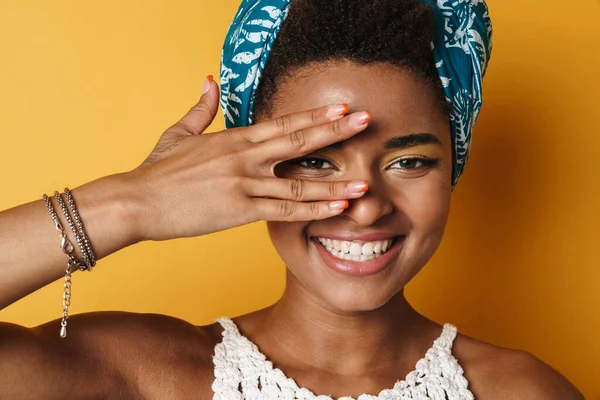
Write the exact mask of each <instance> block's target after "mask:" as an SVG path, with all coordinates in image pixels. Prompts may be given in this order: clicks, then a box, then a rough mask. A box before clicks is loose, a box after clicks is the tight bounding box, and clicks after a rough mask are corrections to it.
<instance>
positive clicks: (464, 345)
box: [453, 334, 584, 400]
mask: <svg viewBox="0 0 600 400" xmlns="http://www.w3.org/2000/svg"><path fill="white" fill-rule="evenodd" d="M453 353H454V355H455V356H456V358H457V359H458V360H459V362H460V364H461V365H462V367H463V369H464V371H465V376H466V378H467V380H468V381H469V388H470V389H471V391H472V392H473V394H474V396H475V398H477V399H483V400H486V399H494V400H521V399H523V400H538V399H539V400H542V399H543V400H583V399H584V397H583V395H582V394H581V393H580V392H579V390H577V388H576V387H575V386H574V385H573V384H572V383H571V382H569V381H568V380H567V379H566V378H565V377H564V376H562V375H561V374H560V373H559V372H558V371H556V370H555V369H553V368H552V367H551V366H549V365H548V364H546V363H544V362H543V361H541V360H540V359H538V358H537V357H535V356H534V355H532V354H530V353H528V352H526V351H522V350H512V349H507V348H503V347H498V346H494V345H492V344H489V343H485V342H482V341H480V340H477V339H474V338H471V337H469V336H466V335H461V334H459V335H458V336H457V338H456V341H455V343H454V349H453Z"/></svg>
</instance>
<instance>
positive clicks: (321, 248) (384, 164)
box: [268, 62, 452, 312]
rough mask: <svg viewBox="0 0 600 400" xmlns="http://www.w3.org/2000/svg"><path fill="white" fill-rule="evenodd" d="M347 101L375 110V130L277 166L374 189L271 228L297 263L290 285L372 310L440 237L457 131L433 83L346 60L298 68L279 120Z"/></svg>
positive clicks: (278, 105) (341, 306) (338, 307)
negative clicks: (339, 210) (323, 214)
mask: <svg viewBox="0 0 600 400" xmlns="http://www.w3.org/2000/svg"><path fill="white" fill-rule="evenodd" d="M340 103H347V104H348V105H349V107H350V112H353V111H361V110H369V111H370V112H371V116H372V120H371V123H370V126H369V128H368V129H367V130H366V131H364V132H362V133H360V134H358V135H357V136H355V137H353V138H352V139H350V140H347V141H344V142H341V143H339V144H337V145H334V146H330V147H327V148H324V149H322V150H320V151H317V152H315V153H313V154H312V155H311V156H310V157H309V158H307V159H300V160H295V161H291V162H287V163H284V164H280V165H279V166H278V167H277V169H276V172H277V175H278V176H281V177H285V178H299V179H305V180H312V181H333V180H336V181H341V180H355V179H356V180H365V181H368V183H369V190H368V192H367V193H366V194H365V195H364V197H362V198H360V199H356V200H350V206H349V208H348V209H347V210H346V211H345V212H344V213H343V214H341V215H339V216H337V217H333V218H329V219H326V220H323V221H312V222H295V223H287V222H270V223H268V228H269V233H270V235H271V240H272V241H273V244H274V245H275V248H276V249H277V251H278V253H279V255H280V256H281V258H282V259H283V260H284V262H285V263H286V265H287V267H288V269H289V274H288V280H287V281H288V288H289V286H290V285H298V287H297V288H298V289H301V290H300V292H304V293H310V295H312V296H313V297H314V298H315V300H316V301H317V302H319V303H321V304H322V305H323V306H325V307H327V308H328V309H330V310H332V311H338V312H353V311H368V310H373V309H376V308H379V307H381V306H382V305H384V304H386V303H387V302H388V301H389V300H390V299H391V298H392V297H393V296H394V295H396V294H397V293H398V292H400V291H401V290H402V289H403V288H404V286H405V285H406V284H407V283H408V281H409V280H410V279H411V278H412V277H413V276H414V275H415V274H416V273H417V272H418V271H419V270H420V269H421V268H422V267H423V266H424V265H425V264H426V263H427V261H428V260H429V259H430V258H431V256H432V255H433V253H434V252H435V250H436V248H437V247H438V245H439V243H440V241H441V239H442V234H443V232H444V228H445V225H446V220H447V216H448V211H449V205H450V193H451V177H452V159H451V156H452V150H451V140H450V131H449V124H448V117H447V116H445V115H443V113H442V112H441V111H440V106H439V103H438V101H437V100H436V95H435V92H434V90H433V89H432V88H430V87H429V86H428V85H427V84H425V83H424V82H423V81H422V80H421V79H419V78H416V77H415V76H414V75H412V74H411V73H409V72H406V71H404V70H402V69H400V68H398V67H394V66H390V65H387V64H376V65H368V66H359V65H356V64H354V63H351V62H339V63H334V64H331V65H327V66H319V67H318V68H314V67H312V68H307V69H305V70H303V71H300V73H298V74H295V75H294V77H293V78H291V79H288V81H287V82H285V83H284V84H283V85H282V87H281V88H280V89H279V93H278V98H277V100H276V102H275V104H274V109H273V117H277V116H280V115H285V114H289V113H293V112H298V111H303V110H308V109H312V108H315V107H319V106H324V105H328V104H340ZM348 252H349V253H350V254H347V253H348ZM294 292H298V291H296V290H294Z"/></svg>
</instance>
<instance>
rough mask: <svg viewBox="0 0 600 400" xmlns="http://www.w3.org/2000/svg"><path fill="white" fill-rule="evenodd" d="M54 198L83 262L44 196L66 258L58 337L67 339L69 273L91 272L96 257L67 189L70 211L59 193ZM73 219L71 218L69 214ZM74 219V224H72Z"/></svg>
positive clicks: (69, 300) (69, 292) (69, 293)
mask: <svg viewBox="0 0 600 400" xmlns="http://www.w3.org/2000/svg"><path fill="white" fill-rule="evenodd" d="M54 197H55V199H56V201H57V203H58V205H59V207H60V209H61V210H62V212H63V214H64V216H65V219H66V221H67V223H68V224H69V227H70V228H71V230H72V231H73V235H74V236H75V240H76V241H77V244H78V245H79V248H80V250H81V254H83V259H84V260H83V262H82V261H80V260H78V259H77V257H76V256H75V247H74V246H73V244H72V243H71V241H70V240H69V239H68V238H67V235H66V233H65V230H64V228H63V226H62V224H61V222H60V220H59V218H58V215H57V214H56V211H55V210H54V207H53V206H52V202H51V201H50V198H49V197H48V196H47V195H45V194H44V196H43V199H44V202H45V203H46V207H47V208H48V212H49V213H50V217H51V218H52V221H53V222H54V226H55V228H56V230H57V231H59V232H60V238H61V242H60V247H61V249H62V250H63V253H65V254H66V256H67V269H66V271H65V282H64V292H63V313H62V319H61V322H60V326H61V328H60V337H61V338H65V337H67V319H68V318H69V306H70V305H71V273H72V272H73V271H75V270H76V269H79V270H81V271H91V270H92V269H93V267H94V266H95V265H96V257H95V256H94V252H93V250H92V246H91V244H90V241H89V239H88V236H87V234H86V233H85V230H84V228H83V223H82V222H81V218H80V216H79V212H78V211H77V207H76V206H75V201H74V199H73V196H72V195H71V192H70V191H69V189H68V188H65V197H66V198H67V202H68V205H69V208H70V210H69V209H68V208H67V205H66V204H65V201H64V200H63V198H62V195H61V194H60V193H59V192H54ZM69 211H70V212H71V213H72V214H73V217H71V213H69ZM73 219H75V222H73Z"/></svg>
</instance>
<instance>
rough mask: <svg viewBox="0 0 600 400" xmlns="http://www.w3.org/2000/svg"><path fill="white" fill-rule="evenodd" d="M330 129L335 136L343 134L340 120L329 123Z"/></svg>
mask: <svg viewBox="0 0 600 400" xmlns="http://www.w3.org/2000/svg"><path fill="white" fill-rule="evenodd" d="M331 131H332V132H333V134H334V135H335V136H342V135H343V134H344V130H343V129H342V125H341V123H340V120H337V121H335V122H334V123H333V124H331Z"/></svg>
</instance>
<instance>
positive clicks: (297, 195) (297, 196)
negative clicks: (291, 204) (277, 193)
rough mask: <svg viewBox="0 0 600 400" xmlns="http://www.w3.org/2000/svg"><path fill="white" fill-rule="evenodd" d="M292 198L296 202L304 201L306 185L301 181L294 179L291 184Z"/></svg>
mask: <svg viewBox="0 0 600 400" xmlns="http://www.w3.org/2000/svg"><path fill="white" fill-rule="evenodd" d="M290 193H291V197H292V199H293V200H295V201H300V200H302V197H303V195H304V183H303V182H302V180H300V179H292V181H291V182H290Z"/></svg>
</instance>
